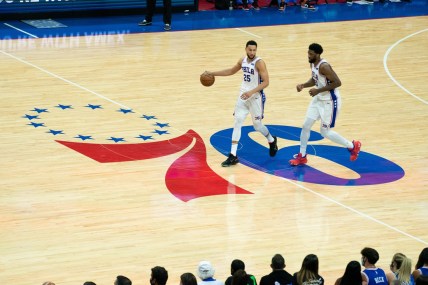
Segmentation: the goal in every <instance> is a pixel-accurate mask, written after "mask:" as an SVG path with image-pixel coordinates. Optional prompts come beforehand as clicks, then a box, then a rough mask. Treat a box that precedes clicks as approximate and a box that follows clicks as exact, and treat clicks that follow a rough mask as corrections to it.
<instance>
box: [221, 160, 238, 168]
mask: <svg viewBox="0 0 428 285" xmlns="http://www.w3.org/2000/svg"><path fill="white" fill-rule="evenodd" d="M238 162H239V161H237V162H235V163H231V164H223V163H222V164H221V166H222V167H230V166H232V165H237V164H238Z"/></svg>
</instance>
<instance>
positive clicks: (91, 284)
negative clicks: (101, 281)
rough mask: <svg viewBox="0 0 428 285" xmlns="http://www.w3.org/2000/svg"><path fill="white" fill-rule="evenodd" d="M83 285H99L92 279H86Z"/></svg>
mask: <svg viewBox="0 0 428 285" xmlns="http://www.w3.org/2000/svg"><path fill="white" fill-rule="evenodd" d="M83 285H97V284H95V283H94V282H92V281H86V282H85V283H83Z"/></svg>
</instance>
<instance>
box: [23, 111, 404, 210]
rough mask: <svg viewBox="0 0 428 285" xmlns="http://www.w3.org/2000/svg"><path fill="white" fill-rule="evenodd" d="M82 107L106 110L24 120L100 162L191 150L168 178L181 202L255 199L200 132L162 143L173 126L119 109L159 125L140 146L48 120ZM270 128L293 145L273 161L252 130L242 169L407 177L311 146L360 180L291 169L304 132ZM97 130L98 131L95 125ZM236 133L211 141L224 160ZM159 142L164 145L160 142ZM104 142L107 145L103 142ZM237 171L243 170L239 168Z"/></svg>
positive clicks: (316, 178)
mask: <svg viewBox="0 0 428 285" xmlns="http://www.w3.org/2000/svg"><path fill="white" fill-rule="evenodd" d="M82 108H83V109H84V110H85V111H80V113H79V114H82V112H86V113H85V116H88V115H89V114H91V113H92V112H103V111H105V109H104V108H103V107H102V106H101V105H96V104H87V105H86V106H82V107H73V106H72V105H65V104H58V105H56V106H54V108H51V109H50V110H49V109H48V108H37V107H35V108H34V109H33V110H30V111H31V112H32V114H25V115H24V116H22V117H23V118H25V119H26V122H27V125H28V126H31V127H33V128H35V129H42V130H46V131H45V133H48V134H50V135H53V136H55V137H57V138H67V139H65V140H64V139H57V140H55V141H56V142H58V143H60V144H62V145H64V146H65V147H67V148H69V149H72V150H74V151H76V152H78V153H80V154H83V155H85V156H86V157H88V158H91V159H93V160H95V161H97V162H100V163H113V162H126V161H136V160H148V159H154V158H159V157H163V156H167V155H170V154H174V153H178V152H181V151H183V150H187V151H186V152H185V153H184V154H182V155H181V156H180V157H179V158H177V159H176V160H175V161H174V162H173V163H172V164H171V165H170V166H169V167H168V170H167V172H166V175H165V185H166V187H167V188H168V190H169V191H170V192H171V194H172V195H174V196H175V197H176V198H178V199H180V200H181V201H184V202H187V201H190V200H192V199H196V198H201V197H206V196H213V195H225V194H253V193H252V192H250V191H248V190H246V189H243V188H241V187H239V186H237V185H235V184H233V183H231V182H229V181H227V180H226V179H224V178H223V177H221V176H220V175H218V174H217V173H216V172H215V171H213V169H211V167H210V166H209V165H208V163H207V152H206V146H205V143H204V141H203V139H202V138H201V137H200V136H199V134H198V133H196V132H195V131H193V130H189V131H187V132H186V133H184V134H182V135H179V136H176V137H173V138H170V139H163V138H161V137H163V136H167V135H169V132H168V128H169V127H170V126H169V123H165V122H159V121H158V120H157V118H156V116H154V115H147V114H142V115H138V114H135V113H134V111H132V110H130V109H123V108H121V109H119V110H116V112H118V113H120V114H122V115H123V116H130V115H138V119H139V120H143V121H147V122H154V123H151V124H150V125H149V126H148V127H149V128H152V129H151V130H147V133H143V134H141V133H139V134H135V135H133V137H132V138H129V140H138V141H141V140H143V141H144V142H137V143H129V142H128V138H125V137H122V136H117V135H111V136H104V138H99V137H98V136H95V135H94V134H91V133H72V131H71V130H68V131H67V130H66V128H60V127H59V126H58V125H56V122H57V120H55V119H54V120H52V118H51V120H49V118H48V116H47V115H53V114H56V115H55V116H54V117H56V118H58V117H59V116H60V115H59V114H58V113H57V112H71V111H74V110H76V109H82ZM88 112H89V113H88ZM66 116H67V118H69V116H70V115H69V114H67V115H66ZM94 116H96V118H98V119H99V116H100V115H99V114H96V115H95V114H94ZM67 121H69V120H67ZM95 124H96V121H95ZM138 126H139V127H142V124H141V123H139V124H138ZM268 127H269V129H270V130H271V131H272V132H273V134H274V135H276V136H277V137H278V138H282V139H283V140H284V141H289V142H290V143H288V144H287V146H282V147H281V145H279V147H280V149H279V151H278V153H277V155H276V156H275V157H273V158H272V157H270V156H269V155H268V148H267V145H266V146H264V145H260V144H258V143H257V142H255V141H254V140H253V139H251V137H250V133H251V132H254V129H253V127H252V126H246V127H243V128H242V137H241V140H240V144H241V149H240V150H239V152H238V155H239V158H240V164H241V165H244V166H247V167H250V168H253V169H256V170H258V171H262V172H264V173H267V174H270V175H275V176H279V177H283V178H287V179H292V180H296V181H303V182H309V183H316V184H326V185H338V186H339V185H340V186H357V185H374V184H382V183H389V182H393V181H396V180H398V179H400V178H402V177H403V176H404V170H403V169H402V168H401V167H400V166H398V165H397V164H395V163H393V162H391V161H389V160H387V159H385V158H382V157H379V156H376V155H374V154H370V153H367V152H364V151H361V152H360V156H359V159H358V160H357V161H355V162H351V161H349V153H348V151H347V150H346V149H344V148H342V147H337V146H329V145H313V144H312V145H309V146H308V154H310V155H312V156H319V157H322V158H324V159H327V160H330V161H332V162H334V163H336V164H339V165H341V166H342V167H346V168H349V169H350V170H352V171H353V172H355V173H357V174H358V176H359V178H351V179H345V178H343V177H337V176H334V175H332V174H328V173H326V172H323V171H322V170H319V169H317V168H315V167H313V166H311V165H310V164H309V165H304V166H299V167H291V166H289V165H288V160H289V159H290V158H291V157H292V155H293V154H295V153H297V152H298V150H299V146H298V138H299V134H300V130H301V129H300V128H296V127H289V126H281V125H268ZM93 128H94V129H96V126H94V127H93ZM231 134H232V129H226V130H222V131H219V132H217V133H215V134H214V135H212V136H211V138H210V142H211V144H212V145H213V147H214V148H215V149H217V150H218V151H219V152H220V153H222V154H224V155H225V156H227V155H228V150H229V148H230V142H231ZM70 135H72V137H70ZM256 135H258V134H256ZM159 138H161V140H159V141H156V140H157V139H159ZM100 139H101V140H106V141H108V142H105V143H104V142H100ZM321 139H322V137H321V135H320V134H319V133H316V132H314V131H312V132H311V137H310V141H311V142H315V141H319V140H321ZM73 140H78V141H73ZM146 141H148V142H146ZM235 167H241V166H240V165H237V166H235Z"/></svg>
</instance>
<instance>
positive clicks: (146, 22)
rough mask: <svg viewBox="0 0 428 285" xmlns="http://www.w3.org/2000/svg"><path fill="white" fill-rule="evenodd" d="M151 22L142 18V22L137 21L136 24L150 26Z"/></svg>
mask: <svg viewBox="0 0 428 285" xmlns="http://www.w3.org/2000/svg"><path fill="white" fill-rule="evenodd" d="M151 25H152V22H149V21H147V20H143V21H142V22H139V23H138V26H151Z"/></svg>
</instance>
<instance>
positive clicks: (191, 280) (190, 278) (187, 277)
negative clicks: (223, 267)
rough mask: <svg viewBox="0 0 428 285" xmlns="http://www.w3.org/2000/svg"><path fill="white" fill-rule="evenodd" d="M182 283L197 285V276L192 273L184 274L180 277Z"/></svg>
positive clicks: (184, 284)
mask: <svg viewBox="0 0 428 285" xmlns="http://www.w3.org/2000/svg"><path fill="white" fill-rule="evenodd" d="M180 282H181V284H182V285H197V284H198V281H196V277H195V275H193V274H192V273H190V272H188V273H183V274H181V276H180Z"/></svg>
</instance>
